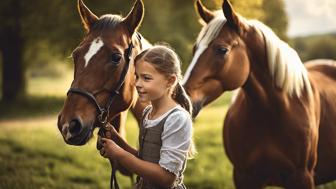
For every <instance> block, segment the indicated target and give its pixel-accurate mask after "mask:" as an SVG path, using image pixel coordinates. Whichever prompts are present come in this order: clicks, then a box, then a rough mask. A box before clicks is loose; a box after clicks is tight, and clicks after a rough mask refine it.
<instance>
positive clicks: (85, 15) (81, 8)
mask: <svg viewBox="0 0 336 189" xmlns="http://www.w3.org/2000/svg"><path fill="white" fill-rule="evenodd" d="M77 8H78V12H79V15H80V17H81V20H82V22H83V25H84V28H85V30H86V31H87V32H89V31H90V29H91V27H92V26H93V25H94V23H96V22H97V20H98V17H97V16H96V15H95V14H93V13H92V12H91V11H90V9H89V8H87V7H86V5H85V4H84V3H83V1H82V0H78V1H77Z"/></svg>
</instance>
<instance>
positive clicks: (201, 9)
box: [195, 0, 215, 23]
mask: <svg viewBox="0 0 336 189" xmlns="http://www.w3.org/2000/svg"><path fill="white" fill-rule="evenodd" d="M195 7H196V10H197V12H198V14H199V15H200V17H201V18H202V20H203V21H204V22H205V23H209V22H210V21H211V20H212V19H213V18H214V17H215V14H214V13H213V12H212V11H210V10H208V9H207V8H206V7H205V6H204V5H203V4H202V2H201V1H200V0H197V1H196V4H195Z"/></svg>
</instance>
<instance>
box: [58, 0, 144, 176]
mask: <svg viewBox="0 0 336 189" xmlns="http://www.w3.org/2000/svg"><path fill="white" fill-rule="evenodd" d="M78 11H79V14H80V17H81V20H82V22H83V24H84V28H85V29H86V31H87V34H86V36H85V38H84V39H83V41H82V42H81V43H80V44H79V46H78V47H77V48H76V49H75V50H74V51H73V53H72V57H73V61H74V80H73V81H72V84H71V88H70V90H69V92H68V96H67V98H66V100H65V102H64V106H63V108H62V110H61V112H60V113H59V116H58V123H57V124H58V128H59V131H60V132H61V134H62V136H63V138H64V141H65V142H66V143H67V144H70V145H84V144H86V143H87V142H88V140H89V139H90V138H91V137H92V136H93V130H94V129H95V128H96V127H97V126H100V124H102V123H106V122H110V123H112V125H114V126H115V128H116V130H117V131H118V132H119V133H120V134H121V135H122V136H123V137H125V121H126V115H127V110H128V109H129V108H131V109H132V110H133V114H134V115H135V117H136V118H137V119H139V118H140V117H141V114H142V110H143V107H144V106H145V105H144V104H141V103H136V102H137V98H138V94H137V92H136V90H135V71H134V65H133V60H134V58H135V56H136V55H137V54H139V53H140V52H141V51H142V50H144V49H145V48H148V47H150V44H149V43H148V42H147V41H146V40H145V39H144V38H142V37H140V34H138V33H137V32H136V31H137V29H138V27H139V25H140V24H141V22H142V18H143V14H144V6H143V2H142V1H141V0H137V1H136V2H135V4H134V6H133V8H132V10H131V12H130V13H129V14H128V15H127V16H126V17H125V18H122V17H121V16H119V15H111V14H107V15H103V16H101V17H100V18H98V17H97V16H96V15H95V14H94V13H92V12H91V11H90V10H89V9H88V8H87V7H86V6H85V4H84V3H83V2H82V1H81V0H78ZM120 170H121V172H122V173H124V174H129V173H127V171H126V170H122V169H121V168H120Z"/></svg>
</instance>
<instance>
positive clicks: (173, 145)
mask: <svg viewBox="0 0 336 189" xmlns="http://www.w3.org/2000/svg"><path fill="white" fill-rule="evenodd" d="M191 137H192V121H191V118H190V116H189V115H188V113H187V112H185V111H183V110H179V111H176V112H174V113H172V114H171V115H170V116H169V117H168V118H167V120H166V122H165V125H164V130H163V132H162V135H161V138H162V147H161V151H160V161H159V165H160V166H161V167H163V168H164V169H166V170H167V171H169V172H171V173H174V174H175V175H178V173H179V171H181V170H182V169H183V162H184V161H185V160H186V158H187V153H188V150H189V148H190V145H191V140H192V139H191Z"/></svg>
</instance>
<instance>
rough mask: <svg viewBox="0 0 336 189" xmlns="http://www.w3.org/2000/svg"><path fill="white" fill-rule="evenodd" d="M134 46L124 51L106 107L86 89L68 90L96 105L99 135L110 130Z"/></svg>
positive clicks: (114, 184)
mask: <svg viewBox="0 0 336 189" xmlns="http://www.w3.org/2000/svg"><path fill="white" fill-rule="evenodd" d="M137 37H138V40H139V41H140V47H141V48H142V45H141V35H140V34H139V33H137ZM133 48H134V46H133V43H132V41H131V43H130V44H129V46H128V48H127V49H126V50H125V53H124V58H125V66H124V67H123V70H122V72H121V74H120V78H119V80H118V83H117V85H116V87H115V88H114V89H113V90H112V91H111V94H110V96H109V100H108V102H107V104H106V106H105V107H101V106H100V105H99V103H98V101H97V99H96V98H95V96H94V95H93V94H92V93H90V92H88V91H86V90H82V89H80V88H75V87H71V88H70V89H69V91H68V92H67V95H69V94H70V93H75V94H78V95H82V96H84V97H86V98H88V99H89V100H90V101H91V102H92V103H93V104H94V105H95V107H96V109H97V113H98V115H97V119H98V121H99V123H100V124H99V127H100V130H99V135H100V136H102V137H104V136H106V133H107V132H110V128H109V124H107V121H108V117H109V110H110V108H111V105H112V103H113V100H114V99H115V97H116V96H117V95H119V94H120V89H121V87H122V86H123V84H124V82H125V78H126V75H127V73H128V70H129V67H130V62H131V58H132V52H133ZM110 163H111V166H112V173H111V180H110V188H111V189H113V188H114V189H119V185H118V182H117V178H116V170H117V169H116V167H115V166H113V164H114V165H115V163H114V162H113V161H110Z"/></svg>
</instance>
